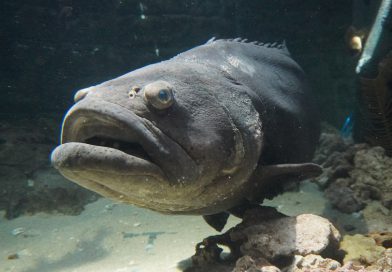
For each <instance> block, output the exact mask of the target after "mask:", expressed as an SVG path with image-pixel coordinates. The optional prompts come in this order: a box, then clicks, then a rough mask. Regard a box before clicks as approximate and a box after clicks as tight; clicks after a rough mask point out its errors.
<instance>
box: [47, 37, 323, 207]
mask: <svg viewBox="0 0 392 272" xmlns="http://www.w3.org/2000/svg"><path fill="white" fill-rule="evenodd" d="M280 47H281V48H278V46H271V45H259V44H252V43H245V42H241V41H238V40H216V41H210V42H208V43H207V44H204V45H202V46H198V47H195V48H193V49H191V50H189V51H186V52H184V53H182V54H179V55H178V56H176V57H174V58H172V59H170V60H167V61H163V62H160V63H157V64H152V65H149V66H146V67H143V68H141V69H138V70H135V71H133V72H130V73H128V74H125V75H123V76H121V77H118V78H115V79H113V80H110V81H107V82H104V83H102V84H99V85H97V86H93V87H90V88H87V89H83V90H81V91H79V92H78V93H77V94H76V95H75V100H76V101H77V103H76V104H75V105H74V106H73V107H72V108H71V109H70V110H69V111H68V113H67V115H66V117H65V119H64V123H63V131H62V145H60V146H59V147H57V148H56V149H55V150H54V151H53V153H52V163H53V165H54V167H56V168H57V169H58V170H59V171H60V173H62V174H63V175H64V176H65V177H67V178H69V179H70V180H73V181H74V182H76V183H78V184H80V185H81V186H84V187H86V188H88V189H91V190H93V191H96V192H98V193H100V194H102V195H104V196H106V197H110V198H112V199H115V200H119V201H122V202H126V203H131V204H135V205H138V206H141V207H146V208H149V209H152V210H155V211H159V212H163V213H173V214H201V215H212V214H216V213H221V212H224V211H227V210H230V209H232V208H235V207H237V206H240V205H243V204H244V203H248V202H257V201H262V199H263V197H264V195H265V194H266V192H265V191H264V189H265V188H267V187H270V186H271V185H272V186H274V184H275V183H276V184H277V183H278V182H281V181H282V180H283V181H284V180H285V179H286V178H291V179H297V180H300V179H304V178H307V177H311V176H315V175H318V174H319V173H320V171H321V170H320V167H319V166H317V165H315V164H311V163H307V162H308V161H310V160H311V157H312V155H313V152H314V149H315V147H316V144H317V142H318V137H319V119H318V114H317V110H316V107H315V104H314V102H313V99H312V98H311V94H310V92H309V87H308V85H307V82H306V79H305V76H304V73H303V71H302V69H301V68H300V67H299V66H298V64H297V63H296V62H295V61H294V60H293V59H292V58H291V57H290V54H289V53H288V51H287V49H285V47H284V46H280Z"/></svg>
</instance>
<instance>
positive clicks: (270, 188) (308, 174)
mask: <svg viewBox="0 0 392 272" xmlns="http://www.w3.org/2000/svg"><path fill="white" fill-rule="evenodd" d="M321 173H322V168H321V166H320V165H318V164H314V163H295V164H274V165H260V166H259V167H257V168H256V170H255V172H254V173H253V176H252V178H251V183H252V186H250V187H249V195H248V197H247V199H248V200H249V201H251V202H256V203H259V202H261V201H262V200H263V199H264V198H271V197H274V196H276V195H277V194H279V193H282V192H283V190H284V188H283V186H282V185H283V184H284V183H286V182H299V181H301V180H304V179H308V178H314V177H317V176H319V175H320V174H321Z"/></svg>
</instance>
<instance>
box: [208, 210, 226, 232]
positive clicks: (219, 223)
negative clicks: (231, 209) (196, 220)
mask: <svg viewBox="0 0 392 272" xmlns="http://www.w3.org/2000/svg"><path fill="white" fill-rule="evenodd" d="M229 216H230V214H229V213H227V212H221V213H216V214H210V215H203V218H204V220H205V221H206V222H207V224H208V225H210V226H211V227H213V228H214V229H215V230H217V231H221V230H223V228H224V227H225V225H226V223H227V219H228V218H229Z"/></svg>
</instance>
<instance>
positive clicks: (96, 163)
mask: <svg viewBox="0 0 392 272" xmlns="http://www.w3.org/2000/svg"><path fill="white" fill-rule="evenodd" d="M51 162H52V164H53V166H54V167H55V168H57V169H59V170H60V171H61V170H64V169H66V170H67V171H75V172H79V171H80V172H82V171H83V172H89V171H93V172H110V173H115V174H117V175H129V176H136V175H143V176H153V177H155V178H157V179H159V180H165V176H164V174H163V172H162V170H161V169H160V168H159V167H158V166H157V165H156V164H154V163H152V162H151V161H148V160H145V159H142V158H139V157H137V156H133V155H129V154H127V153H124V152H122V151H121V150H118V149H114V148H110V147H105V146H98V145H90V144H87V143H78V142H71V143H65V144H62V145H60V146H58V147H57V148H56V149H55V150H53V152H52V155H51Z"/></svg>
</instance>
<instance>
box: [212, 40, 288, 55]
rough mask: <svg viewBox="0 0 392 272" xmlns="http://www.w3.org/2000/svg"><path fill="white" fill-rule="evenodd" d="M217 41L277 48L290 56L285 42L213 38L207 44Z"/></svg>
mask: <svg viewBox="0 0 392 272" xmlns="http://www.w3.org/2000/svg"><path fill="white" fill-rule="evenodd" d="M216 41H227V42H238V43H247V44H253V45H257V46H264V47H267V48H276V49H280V50H282V51H283V52H284V53H286V54H290V53H289V50H288V49H287V46H286V41H285V40H282V41H275V42H266V43H265V42H259V41H251V42H249V41H248V39H243V38H241V37H238V38H234V39H216V37H212V38H211V39H209V40H208V41H207V42H206V43H207V44H209V43H213V42H216Z"/></svg>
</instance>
